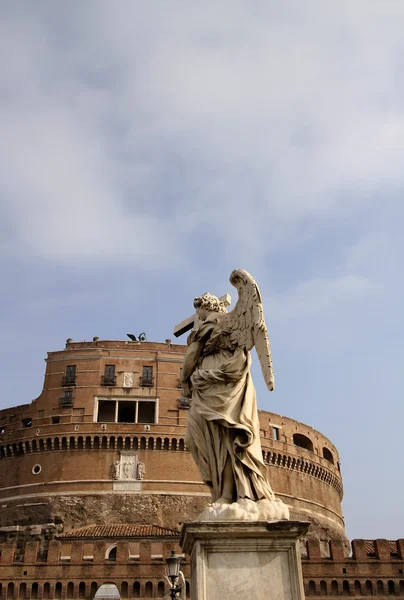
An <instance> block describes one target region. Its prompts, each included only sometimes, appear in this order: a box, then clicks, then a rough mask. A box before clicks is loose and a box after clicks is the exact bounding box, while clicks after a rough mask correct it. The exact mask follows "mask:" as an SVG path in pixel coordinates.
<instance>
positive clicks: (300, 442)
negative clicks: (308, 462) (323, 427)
mask: <svg viewBox="0 0 404 600" xmlns="http://www.w3.org/2000/svg"><path fill="white" fill-rule="evenodd" d="M293 443H294V444H295V446H299V448H305V449H306V450H310V451H311V452H313V450H314V447H313V442H312V441H311V439H310V438H308V437H307V436H305V435H303V434H302V433H294V434H293Z"/></svg>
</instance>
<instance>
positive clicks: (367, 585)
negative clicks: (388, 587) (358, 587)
mask: <svg viewBox="0 0 404 600" xmlns="http://www.w3.org/2000/svg"><path fill="white" fill-rule="evenodd" d="M365 591H366V595H367V596H371V595H372V594H373V586H372V582H371V581H369V579H368V580H367V581H366V583H365Z"/></svg>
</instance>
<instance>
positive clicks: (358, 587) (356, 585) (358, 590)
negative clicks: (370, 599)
mask: <svg viewBox="0 0 404 600" xmlns="http://www.w3.org/2000/svg"><path fill="white" fill-rule="evenodd" d="M354 590H355V596H362V586H361V582H360V581H355V583H354Z"/></svg>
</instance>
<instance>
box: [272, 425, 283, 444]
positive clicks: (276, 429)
mask: <svg viewBox="0 0 404 600" xmlns="http://www.w3.org/2000/svg"><path fill="white" fill-rule="evenodd" d="M272 436H273V438H274V440H275V441H277V442H278V441H279V440H280V439H281V438H280V435H279V427H272Z"/></svg>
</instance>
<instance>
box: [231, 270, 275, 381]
mask: <svg viewBox="0 0 404 600" xmlns="http://www.w3.org/2000/svg"><path fill="white" fill-rule="evenodd" d="M230 283H231V284H232V285H234V287H235V288H237V291H238V300H237V304H236V306H235V307H234V309H233V310H232V311H231V312H229V313H227V314H226V315H224V317H223V319H224V327H225V330H226V331H228V332H229V334H230V339H231V341H232V342H233V344H235V345H237V346H241V347H243V348H246V349H247V350H251V349H252V348H253V347H254V346H255V348H256V350H257V354H258V358H259V361H260V364H261V369H262V374H263V376H264V379H265V383H266V384H267V387H268V389H269V390H270V391H271V392H272V390H273V389H274V386H275V380H274V373H273V369H272V356H271V347H270V343H269V338H268V332H267V328H266V325H265V318H264V309H263V306H262V301H261V293H260V290H259V288H258V285H257V282H256V281H255V279H254V278H253V277H252V276H251V275H250V274H249V273H247V271H244V270H243V269H236V270H234V271H233V272H232V274H231V275H230Z"/></svg>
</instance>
